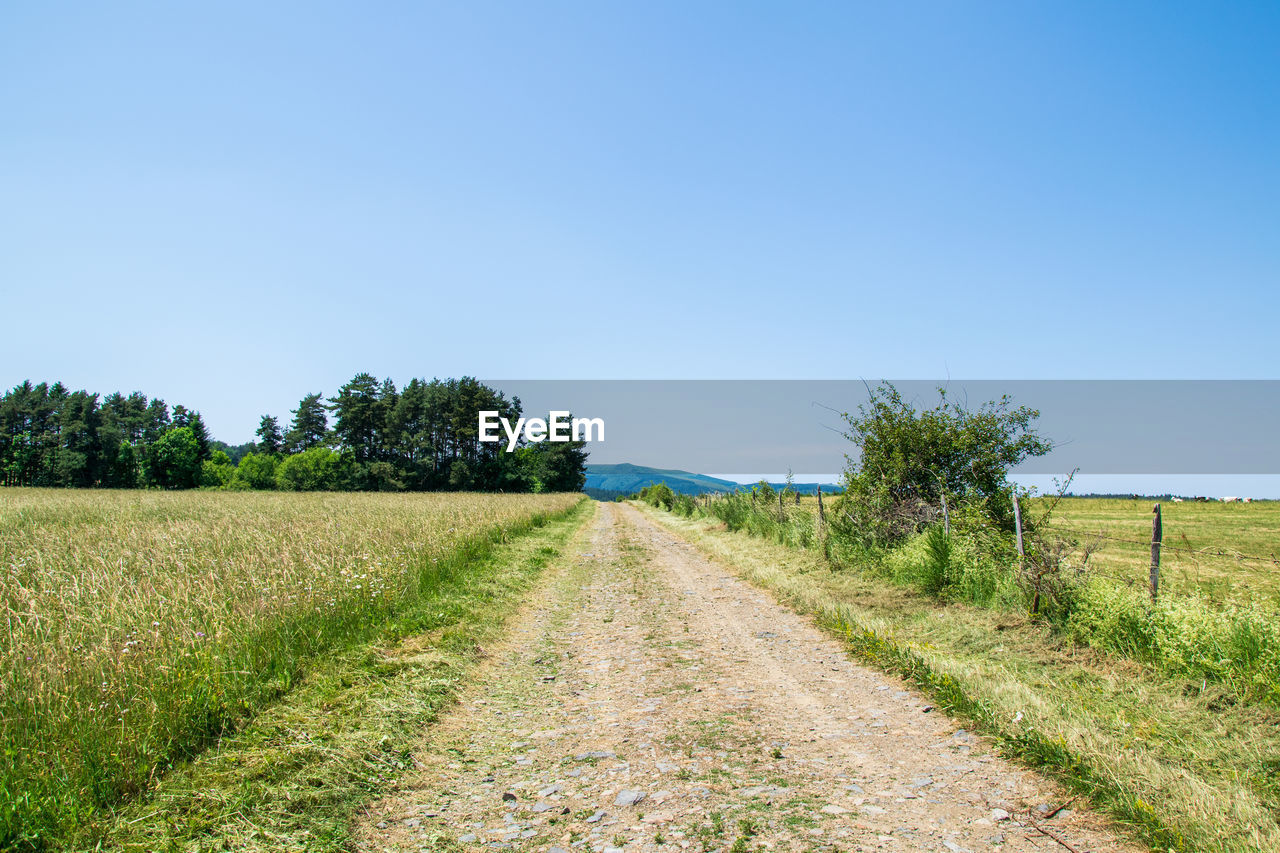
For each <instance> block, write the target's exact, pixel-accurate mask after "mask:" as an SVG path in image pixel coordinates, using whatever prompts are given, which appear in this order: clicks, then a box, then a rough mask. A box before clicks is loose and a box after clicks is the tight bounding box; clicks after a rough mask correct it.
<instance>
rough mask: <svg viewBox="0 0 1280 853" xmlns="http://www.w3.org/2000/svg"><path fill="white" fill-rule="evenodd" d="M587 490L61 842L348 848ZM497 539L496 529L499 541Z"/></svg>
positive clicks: (466, 565)
mask: <svg viewBox="0 0 1280 853" xmlns="http://www.w3.org/2000/svg"><path fill="white" fill-rule="evenodd" d="M592 506H593V504H591V503H590V502H583V503H582V504H579V505H578V506H577V507H575V508H574V509H572V510H571V511H569V512H568V513H562V514H560V515H559V516H558V517H556V518H554V519H552V520H547V519H545V518H539V519H536V520H534V521H531V522H529V523H528V524H527V525H525V526H524V528H523V529H522V530H519V531H517V532H518V533H519V534H521V535H518V536H514V537H512V536H511V535H510V532H508V535H507V536H505V537H503V536H493V537H489V538H487V539H483V540H477V541H476V542H475V543H474V544H473V545H472V546H471V547H469V548H467V549H465V550H464V551H462V552H459V553H458V555H457V556H456V558H454V559H452V560H451V561H450V562H449V564H448V565H446V566H444V567H443V568H442V569H441V573H442V576H443V577H444V578H445V580H446V582H444V583H441V584H440V585H439V586H438V588H437V590H436V592H435V593H434V594H432V595H430V596H428V597H427V598H424V599H423V600H422V601H421V602H420V605H419V606H417V607H415V608H412V609H410V610H407V611H405V612H403V613H401V614H399V615H398V616H397V618H396V619H394V620H393V621H392V622H389V623H387V624H386V625H384V626H383V627H382V628H381V629H380V633H379V635H378V636H377V637H376V638H375V639H374V640H373V641H371V642H368V643H365V644H362V645H360V646H357V647H354V648H350V649H347V650H345V651H342V652H339V653H336V654H333V655H330V656H326V657H324V658H321V659H319V660H317V661H316V662H315V664H314V665H313V666H312V667H311V668H310V669H309V671H308V673H307V675H306V676H305V677H304V679H303V680H302V681H301V682H300V683H299V684H298V686H297V687H296V688H295V689H294V690H293V691H292V692H291V693H290V694H289V696H288V697H287V699H286V700H285V701H283V702H281V703H279V704H277V705H276V706H274V707H272V708H270V709H268V710H267V711H265V712H264V713H262V714H260V715H258V717H257V718H256V719H254V721H253V722H252V723H251V724H249V725H248V726H247V727H246V728H245V729H243V730H242V731H240V732H239V733H237V734H235V735H232V736H230V737H228V738H225V739H224V740H223V741H222V742H221V744H220V745H219V746H218V748H216V749H214V750H210V751H208V752H207V753H205V754H204V755H202V756H200V757H199V758H197V759H196V760H195V761H193V762H191V763H190V764H188V765H186V766H184V767H181V768H178V769H177V770H175V771H174V772H172V773H170V774H169V775H168V776H167V777H165V778H164V780H163V781H161V782H160V783H159V784H158V785H156V786H155V787H154V789H153V790H152V791H150V792H149V793H148V794H147V795H146V796H145V797H143V798H141V799H139V800H138V801H136V802H134V803H132V804H130V805H129V806H128V807H126V808H124V809H122V810H120V811H118V812H116V813H114V814H112V815H110V817H109V819H107V820H104V821H101V822H97V823H95V824H93V825H90V826H86V827H83V828H82V829H81V831H80V832H78V833H77V836H76V837H75V839H74V840H73V843H72V844H71V845H69V846H70V847H73V848H76V849H103V848H105V849H117V850H139V851H141V850H179V849H180V850H227V849H234V850H280V849H290V850H311V851H323V850H335V851H336V850H345V849H348V847H349V840H350V839H349V831H350V822H351V819H352V816H353V814H354V813H355V812H356V811H357V810H358V809H359V808H361V807H362V806H364V805H365V804H366V803H368V802H369V801H371V800H372V799H375V798H376V797H377V796H378V795H379V794H380V793H382V792H383V791H384V790H385V789H386V788H387V786H388V785H389V784H390V783H391V782H392V781H393V780H394V779H395V778H397V777H398V776H399V775H400V774H401V773H402V772H403V771H404V770H406V769H407V768H409V767H411V766H412V764H413V756H412V754H411V752H410V749H411V747H412V746H413V745H414V744H415V743H416V742H417V741H418V740H419V739H420V737H421V729H422V727H423V726H424V725H426V724H428V723H430V722H431V721H432V720H433V719H435V717H436V716H437V715H438V714H439V713H440V711H441V710H442V709H443V708H444V707H446V706H447V705H448V704H449V702H450V701H451V700H452V698H453V697H454V695H455V693H456V691H457V689H458V687H459V686H460V684H461V683H462V682H463V681H464V679H465V678H466V677H467V675H468V673H469V672H470V671H471V670H472V669H473V667H474V666H475V665H476V664H477V663H478V661H479V660H480V659H481V658H482V657H483V655H484V652H483V646H484V645H485V644H487V643H490V642H491V641H493V640H494V639H495V638H496V637H497V636H498V635H499V633H500V631H501V628H502V625H503V623H504V621H505V619H506V617H507V616H508V615H509V614H510V613H511V612H512V611H514V610H515V608H516V607H517V606H518V605H519V603H520V601H521V600H522V598H523V596H524V594H525V593H526V592H527V591H528V590H529V589H530V588H531V587H532V585H533V584H534V582H535V581H536V580H537V578H538V576H539V574H540V572H541V570H542V569H543V568H544V567H545V566H546V565H547V564H548V563H549V562H550V561H551V560H553V559H554V558H555V557H556V556H557V555H558V554H559V551H560V549H561V548H562V547H563V545H564V543H565V542H566V541H567V540H568V539H569V537H570V536H571V535H572V534H573V532H574V531H575V530H576V529H577V528H578V527H579V526H580V525H581V524H582V523H583V522H584V521H585V520H586V519H587V518H588V517H589V516H590V514H591V512H592ZM503 539H506V540H508V541H506V542H505V543H504V542H503V541H502V540H503Z"/></svg>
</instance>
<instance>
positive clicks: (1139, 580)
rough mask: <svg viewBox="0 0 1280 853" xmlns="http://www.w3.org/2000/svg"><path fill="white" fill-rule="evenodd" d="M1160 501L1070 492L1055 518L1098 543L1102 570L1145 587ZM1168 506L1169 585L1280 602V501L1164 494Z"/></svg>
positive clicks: (1163, 568) (1181, 590) (1229, 598)
mask: <svg viewBox="0 0 1280 853" xmlns="http://www.w3.org/2000/svg"><path fill="white" fill-rule="evenodd" d="M1048 500H1050V499H1041V500H1039V501H1036V502H1035V503H1036V504H1038V505H1039V506H1040V507H1043V506H1044V505H1045V504H1046V503H1047V501H1048ZM1153 506H1154V502H1153V501H1151V500H1149V499H1114V498H1063V499H1062V500H1061V501H1059V502H1058V504H1057V507H1056V508H1055V509H1054V511H1053V514H1052V515H1051V516H1050V518H1049V521H1048V524H1049V526H1050V527H1051V528H1053V529H1055V530H1058V531H1060V532H1064V533H1068V534H1070V535H1072V536H1074V537H1077V538H1078V539H1079V540H1080V541H1081V542H1093V543H1096V545H1097V550H1096V551H1094V553H1093V555H1092V557H1091V558H1090V565H1091V566H1092V568H1093V570H1094V571H1095V572H1096V573H1097V574H1099V575H1101V576H1102V577H1105V578H1108V579H1109V580H1112V581H1114V582H1116V583H1119V584H1123V585H1126V586H1136V587H1141V588H1143V589H1145V588H1146V586H1147V577H1148V567H1149V565H1150V562H1151V544H1150V543H1151V521H1152V508H1153ZM1160 510H1161V516H1162V520H1163V521H1162V523H1163V527H1164V536H1163V545H1162V547H1161V551H1160V586H1161V589H1162V590H1163V591H1166V592H1169V593H1172V594H1180V595H1190V594H1198V595H1200V596H1203V597H1204V598H1207V599H1210V600H1212V601H1216V602H1220V603H1224V604H1226V603H1229V604H1240V605H1251V604H1255V605H1263V606H1268V607H1270V608H1273V609H1276V610H1280V556H1278V555H1280V501H1254V502H1253V503H1247V504H1246V503H1222V502H1221V501H1209V502H1198V501H1182V502H1179V503H1174V502H1170V501H1161V502H1160Z"/></svg>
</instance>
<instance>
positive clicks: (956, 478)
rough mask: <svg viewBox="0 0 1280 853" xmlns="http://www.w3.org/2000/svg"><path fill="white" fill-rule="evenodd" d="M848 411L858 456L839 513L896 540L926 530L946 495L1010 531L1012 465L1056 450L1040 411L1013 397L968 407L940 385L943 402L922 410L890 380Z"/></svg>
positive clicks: (868, 532) (862, 531)
mask: <svg viewBox="0 0 1280 853" xmlns="http://www.w3.org/2000/svg"><path fill="white" fill-rule="evenodd" d="M843 417H844V419H845V422H846V423H847V425H848V429H847V431H846V432H845V433H844V435H845V438H847V439H849V441H851V442H853V443H854V444H855V445H856V446H857V450H858V457H857V458H856V459H854V458H852V457H850V458H849V465H848V467H847V469H846V471H845V475H844V480H843V485H844V491H845V495H844V497H843V499H842V500H841V502H840V512H842V513H844V514H845V515H847V516H848V517H849V518H850V519H851V520H852V522H853V526H854V528H855V529H856V530H857V531H858V532H859V535H861V536H864V537H867V538H869V539H871V540H873V541H880V542H887V543H891V542H895V541H899V540H901V539H903V538H904V537H906V536H909V535H911V534H913V533H916V532H918V531H920V530H922V529H923V528H924V527H925V526H927V525H928V524H930V523H932V522H933V521H934V520H936V519H937V518H938V517H939V516H940V515H941V511H942V505H943V499H944V496H945V497H946V499H947V500H949V501H951V502H952V503H956V504H958V503H972V504H975V505H977V506H979V507H980V508H981V510H982V512H983V513H984V514H985V515H986V516H987V517H988V518H989V519H991V520H992V521H993V522H994V523H995V524H996V525H997V526H999V527H1000V528H1001V529H1004V530H1011V529H1012V525H1013V505H1012V500H1011V498H1010V495H1009V483H1008V481H1007V474H1008V472H1009V469H1010V468H1012V467H1013V466H1014V465H1017V464H1018V463H1019V462H1021V461H1023V460H1024V459H1027V458H1029V457H1033V456H1042V455H1044V454H1045V453H1048V452H1049V451H1050V450H1051V449H1052V445H1051V444H1050V443H1049V442H1048V441H1046V440H1044V439H1043V438H1041V437H1040V436H1039V435H1038V434H1037V433H1036V432H1035V429H1034V426H1033V421H1034V420H1035V419H1036V418H1037V417H1039V413H1038V412H1037V411H1035V410H1034V409H1030V408H1028V407H1026V406H1018V407H1016V408H1015V407H1014V406H1013V402H1012V400H1011V399H1010V398H1009V397H1007V396H1005V397H1001V398H1000V399H999V400H998V401H993V402H988V403H984V404H983V405H982V406H981V407H979V408H978V409H977V410H969V409H966V408H965V407H964V406H962V405H960V404H958V403H954V402H951V401H950V400H948V399H947V395H946V391H945V390H942V389H939V400H938V403H937V404H936V405H935V406H934V407H933V408H931V409H923V410H920V411H917V410H916V408H915V407H914V406H912V405H911V404H909V403H908V402H907V401H905V400H903V398H902V396H901V394H900V393H899V392H898V390H897V389H896V388H894V387H893V385H891V384H889V383H887V382H886V383H882V384H881V385H879V386H877V387H876V388H874V389H872V390H871V395H870V399H869V400H868V402H867V403H866V404H864V405H863V406H861V407H860V408H859V410H858V413H857V414H850V413H845V414H844V415H843Z"/></svg>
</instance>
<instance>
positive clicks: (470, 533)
mask: <svg viewBox="0 0 1280 853" xmlns="http://www.w3.org/2000/svg"><path fill="white" fill-rule="evenodd" d="M579 500H580V498H579V497H578V496H574V495H549V496H532V495H523V496H497V495H470V494H468V495H458V494H427V495H376V494H328V495H322V494H310V495H285V494H269V493H251V494H240V493H192V492H188V493H157V492H88V491H85V492H69V491H45V490H18V489H6V490H4V491H3V492H0V571H3V576H0V613H2V614H3V619H4V622H5V630H4V633H3V634H2V635H0V755H3V756H4V758H5V760H4V762H3V763H0V847H6V846H27V847H32V848H40V847H50V846H58V839H60V838H64V837H65V836H66V833H68V832H69V831H71V830H72V829H74V828H78V827H83V826H85V825H87V824H93V823H95V822H97V821H99V820H101V819H102V816H103V814H104V813H108V812H110V811H111V810H114V809H116V808H117V807H118V806H119V805H121V804H122V803H126V802H128V801H129V800H130V799H132V798H135V797H136V796H137V795H139V794H142V793H143V792H146V791H148V790H149V789H151V788H152V787H153V786H154V784H155V782H156V780H157V779H158V778H160V777H161V776H163V775H164V774H165V773H166V772H168V771H169V770H171V769H172V768H174V767H176V766H179V765H181V764H183V763H184V762H185V761H186V760H187V759H189V758H191V757H192V756H195V755H197V754H198V753H200V752H201V751H202V750H203V749H205V748H207V747H208V746H209V745H211V744H213V743H215V742H216V741H217V740H219V739H220V738H222V737H223V736H224V735H226V734H227V733H228V732H232V731H235V730H236V729H237V728H239V727H240V726H242V725H243V724H245V723H246V722H247V721H249V720H251V719H252V718H253V717H254V716H255V715H257V714H258V713H260V712H261V711H262V710H263V709H264V708H266V707H268V706H270V705H271V704H272V703H273V702H274V701H275V700H276V699H278V698H279V697H281V696H282V695H284V694H286V693H287V692H288V691H290V689H291V688H292V687H293V686H294V685H295V683H297V682H298V680H299V679H300V678H302V677H304V676H305V674H306V672H307V670H308V667H309V666H310V665H311V664H312V662H313V661H315V660H316V659H317V657H318V656H321V655H325V654H327V653H331V652H335V651H340V650H342V649H346V648H351V647H354V646H358V645H359V644H361V643H366V642H368V641H370V640H371V639H373V638H374V637H377V636H379V635H381V634H383V633H385V631H386V629H387V626H388V624H392V623H395V621H396V620H397V619H401V618H403V617H404V616H405V614H410V613H411V614H413V623H412V624H411V625H406V626H405V628H406V630H413V631H425V630H430V629H431V628H432V627H433V620H436V621H439V622H441V623H445V622H449V621H451V620H453V619H454V618H455V616H456V614H453V615H451V614H450V613H448V612H446V611H445V610H441V611H440V612H438V613H436V614H434V615H433V614H432V613H431V612H430V611H429V610H428V611H423V610H422V605H423V603H424V602H430V601H432V600H434V599H435V598H436V597H438V596H439V595H440V594H441V593H442V591H445V590H448V589H450V588H452V587H453V586H454V585H456V584H457V583H458V582H459V578H461V577H464V576H465V571H463V570H465V568H466V567H467V566H468V565H469V564H470V563H472V562H474V561H476V560H478V559H482V558H483V557H484V556H485V554H486V553H487V552H488V550H489V549H490V548H491V547H492V546H493V543H495V542H499V541H503V540H505V539H507V538H509V537H510V536H514V535H518V534H521V533H523V532H525V531H527V530H529V529H530V528H531V526H532V525H534V524H538V523H541V521H542V519H543V518H545V517H546V516H548V515H554V514H559V513H564V512H566V511H568V510H569V509H571V508H572V507H573V506H574V505H575V504H577V503H578V501H579Z"/></svg>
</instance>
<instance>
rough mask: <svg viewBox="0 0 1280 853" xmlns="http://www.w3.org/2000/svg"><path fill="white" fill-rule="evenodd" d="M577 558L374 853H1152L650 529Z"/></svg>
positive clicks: (602, 515) (611, 532)
mask: <svg viewBox="0 0 1280 853" xmlns="http://www.w3.org/2000/svg"><path fill="white" fill-rule="evenodd" d="M567 554H568V558H567V559H565V560H563V561H562V565H561V566H560V567H559V568H558V569H556V570H554V571H553V572H551V573H550V574H548V575H547V576H546V578H545V581H544V583H543V585H542V587H541V588H540V591H539V593H538V594H537V595H536V596H535V597H534V598H532V599H531V600H530V602H529V603H528V604H527V605H526V607H525V609H524V611H523V613H522V614H521V615H520V616H519V617H517V618H516V619H515V620H514V622H513V628H512V630H511V632H510V634H509V635H508V638H507V640H506V642H505V645H504V646H502V647H501V648H492V649H490V650H489V652H490V657H489V661H488V663H487V665H486V667H485V669H484V671H483V673H482V674H481V675H480V677H479V678H477V679H476V681H475V682H474V684H473V686H472V688H471V689H470V690H469V691H468V692H467V693H466V694H465V695H464V696H463V697H462V701H461V703H460V704H459V705H458V706H457V707H456V708H455V710H454V711H453V712H452V713H451V714H450V715H449V716H448V717H447V718H445V719H443V720H441V721H440V723H439V724H438V725H436V726H434V727H432V728H431V729H430V730H428V732H427V733H426V738H427V739H426V740H425V741H424V742H423V743H422V745H421V746H420V748H419V749H418V751H417V756H416V757H417V761H418V769H417V771H416V772H415V773H414V774H412V776H411V778H409V779H408V780H407V781H406V783H405V784H404V786H403V787H402V788H401V789H400V790H398V791H397V792H396V793H395V794H393V795H392V796H390V797H388V798H387V799H385V800H383V801H381V802H379V803H377V804H376V805H375V806H374V807H372V808H371V809H370V810H369V811H368V812H367V813H366V814H365V815H364V816H363V817H362V824H361V826H360V827H359V828H358V829H357V841H358V843H359V845H360V846H361V847H362V849H364V850H366V851H384V850H394V851H400V850H420V849H429V850H439V849H468V848H475V847H481V846H483V847H496V848H502V849H513V850H531V851H532V850H537V851H548V850H552V849H555V848H559V849H560V850H563V851H570V853H572V851H575V850H590V851H594V853H618V851H619V850H621V851H681V850H692V851H698V853H702V851H712V850H721V851H726V853H745V851H749V850H839V851H846V850H854V851H861V850H937V851H953V852H954V851H966V850H967V851H979V850H992V849H997V848H998V849H1003V850H1057V851H1077V852H1078V853H1084V851H1119V850H1137V849H1139V848H1136V847H1131V846H1129V845H1127V844H1125V843H1123V842H1121V841H1118V840H1117V839H1116V837H1115V835H1114V834H1113V833H1112V832H1110V831H1109V830H1108V829H1107V827H1106V825H1105V823H1104V822H1103V821H1102V819H1101V818H1098V817H1096V816H1093V815H1091V814H1089V813H1088V812H1086V811H1084V810H1082V809H1080V808H1078V807H1077V806H1076V805H1075V804H1072V803H1070V802H1069V800H1068V799H1067V798H1066V797H1065V796H1064V795H1063V794H1062V792H1061V791H1060V790H1059V789H1057V788H1056V787H1055V786H1054V785H1053V784H1052V783H1050V782H1047V781H1045V780H1044V779H1043V778H1041V777H1039V776H1037V775H1035V774H1033V773H1031V772H1028V771H1025V770H1022V769H1020V768H1018V767H1016V766H1014V765H1012V764H1010V763H1007V762H1006V761H1004V760H1002V759H1001V758H999V757H998V756H996V755H994V754H993V753H991V752H990V751H989V750H988V749H987V748H986V746H985V745H984V743H983V742H982V741H981V739H980V738H977V737H975V736H973V735H971V734H969V733H967V732H965V731H964V730H962V729H960V728H958V727H957V726H956V724H954V723H953V722H952V721H950V720H948V719H947V718H946V717H945V716H944V715H942V714H940V713H938V712H933V711H932V709H931V708H930V707H929V706H928V704H927V703H926V701H925V700H924V699H923V698H922V697H921V696H920V695H919V694H917V693H915V692H913V691H911V690H909V689H907V688H906V687H905V686H904V685H903V683H901V682H899V681H896V680H894V679H893V678H891V677H889V676H886V675H883V674H881V673H878V672H875V671H873V670H870V669H866V668H864V667H862V666H860V665H857V664H855V663H853V662H852V661H850V660H849V659H848V657H847V656H846V654H845V652H844V650H843V649H842V648H841V646H840V645H839V644H838V643H837V642H836V641H834V640H832V639H830V638H829V637H827V636H825V635H823V634H822V633H821V632H819V631H818V629H817V628H815V627H814V626H813V625H812V624H811V623H810V622H808V621H807V620H806V619H805V618H803V617H801V616H798V615H796V614H795V613H793V612H791V611H789V610H787V609H785V608H783V607H781V606H780V605H778V604H777V603H775V602H774V601H773V600H772V599H771V598H769V597H768V595H767V594H765V593H764V592H761V591H760V590H758V589H756V588H754V587H752V586H750V585H748V584H746V583H744V582H742V581H740V580H738V579H737V578H735V577H733V576H732V575H730V574H729V573H728V572H727V571H726V570H725V569H724V568H722V567H721V566H719V565H717V564H715V563H713V562H710V561H708V560H707V559H706V558H704V557H703V556H701V555H700V554H698V553H697V552H695V551H694V549H693V547H692V546H691V545H689V544H688V543H686V542H684V541H682V540H680V539H677V538H675V537H673V536H672V534H671V533H669V532H667V531H666V530H663V529H661V528H659V527H657V526H655V525H654V524H653V523H652V522H650V521H648V520H647V519H645V518H644V517H643V516H642V515H640V514H639V513H638V512H636V510H635V509H633V508H632V507H630V506H626V505H622V504H600V505H598V507H597V513H596V516H595V518H594V519H593V520H592V521H591V522H590V523H589V524H588V525H586V526H584V527H583V528H582V530H581V531H580V532H579V533H578V534H577V539H576V540H575V541H574V543H573V544H572V545H571V548H570V550H569V551H568V552H567Z"/></svg>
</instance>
